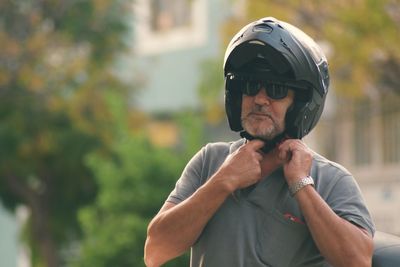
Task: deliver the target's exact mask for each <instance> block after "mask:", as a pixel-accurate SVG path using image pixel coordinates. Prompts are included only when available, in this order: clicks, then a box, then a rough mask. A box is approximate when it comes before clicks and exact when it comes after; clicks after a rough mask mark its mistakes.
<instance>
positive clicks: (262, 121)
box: [241, 88, 294, 140]
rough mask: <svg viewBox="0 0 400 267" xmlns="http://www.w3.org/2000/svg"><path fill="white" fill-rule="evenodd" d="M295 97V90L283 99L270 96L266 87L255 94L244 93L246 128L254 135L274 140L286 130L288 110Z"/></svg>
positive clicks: (243, 104)
mask: <svg viewBox="0 0 400 267" xmlns="http://www.w3.org/2000/svg"><path fill="white" fill-rule="evenodd" d="M293 99H294V92H293V90H289V91H288V95H287V96H286V97H284V98H282V99H272V98H270V97H269V96H268V95H267V93H266V91H265V89H264V88H262V89H261V90H260V91H259V92H258V93H257V94H256V95H254V96H249V95H246V94H243V98H242V115H241V121H242V126H243V128H244V130H246V132H248V133H249V134H250V135H252V136H254V137H258V138H261V139H263V140H272V139H273V138H274V137H276V136H277V135H278V134H280V133H282V132H283V131H284V130H285V115H286V111H287V110H288V108H289V107H290V105H292V103H293Z"/></svg>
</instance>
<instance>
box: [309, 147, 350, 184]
mask: <svg viewBox="0 0 400 267" xmlns="http://www.w3.org/2000/svg"><path fill="white" fill-rule="evenodd" d="M313 153H314V155H313V171H315V172H317V173H318V174H330V175H331V177H332V176H335V177H338V178H340V177H342V176H352V174H351V173H350V171H349V170H347V169H346V168H345V167H344V166H342V165H341V164H339V163H337V162H334V161H331V160H329V159H327V158H325V157H323V156H321V155H320V154H318V153H316V152H313Z"/></svg>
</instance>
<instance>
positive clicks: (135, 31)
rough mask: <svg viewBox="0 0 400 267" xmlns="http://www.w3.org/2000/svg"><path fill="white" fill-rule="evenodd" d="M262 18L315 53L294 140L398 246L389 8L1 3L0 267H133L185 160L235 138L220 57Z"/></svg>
mask: <svg viewBox="0 0 400 267" xmlns="http://www.w3.org/2000/svg"><path fill="white" fill-rule="evenodd" d="M265 16H274V17H276V18H278V19H282V20H286V21H288V22H290V23H292V24H294V25H297V26H298V27H299V28H301V29H303V30H304V31H305V32H307V33H308V34H309V35H311V36H312V37H313V38H314V39H315V40H316V41H317V42H318V43H319V44H320V45H321V47H322V48H323V50H324V51H325V52H326V54H327V56H328V60H329V62H330V72H331V87H330V92H329V95H328V100H327V103H326V108H325V110H324V113H323V116H322V119H321V121H320V123H319V125H318V126H317V128H316V129H315V130H314V131H313V132H312V133H311V134H310V135H309V136H307V137H306V138H305V140H306V142H307V143H308V144H309V145H310V146H311V147H312V148H313V149H315V150H316V151H318V152H319V153H320V154H322V155H324V156H326V157H328V158H329V159H331V160H334V161H337V162H339V163H341V164H343V165H344V166H345V167H346V168H348V169H349V170H350V171H351V172H352V173H353V174H354V176H355V177H356V179H357V181H358V183H359V185H360V187H361V190H362V192H363V193H364V196H365V199H366V202H367V204H368V206H369V208H370V211H371V213H372V215H373V218H374V220H375V223H376V226H377V229H378V230H381V231H385V232H389V233H393V234H397V235H400V45H399V43H400V2H399V1H398V0H381V1H379V0H365V1H362V0H350V1H349V0H346V1H344V0H336V1H322V0H315V1H300V0H297V1H290V0H286V1H282V0H279V1H277V0H275V1H272V0H270V1H268V0H251V1H250V0H247V1H246V0H113V1H111V0H59V1H54V0H40V1H37V0H24V1H18V0H1V1H0V200H1V201H0V267H58V266H71V267H80V266H82V267H83V266H84V267H91V266H93V267H102V266H104V267H111V266H113V267H125V266H132V267H133V266H134V267H140V266H144V263H143V245H144V240H145V235H146V227H147V224H148V222H149V221H150V219H151V218H152V217H153V216H154V215H155V214H156V212H157V211H158V209H159V208H160V206H161V205H162V203H163V201H164V199H165V198H166V197H167V196H168V194H169V192H170V191H171V190H172V188H173V187H174V184H175V182H176V180H177V179H178V177H179V175H180V173H181V171H182V169H183V168H184V166H185V164H186V162H187V161H188V160H189V159H190V158H191V156H192V155H193V154H194V153H195V152H196V151H197V150H198V149H200V148H201V147H202V146H203V145H204V144H205V143H206V142H210V141H219V140H225V141H230V140H235V139H236V138H238V136H237V134H235V133H232V132H230V131H229V130H228V124H227V121H226V119H225V114H224V104H223V103H224V102H223V101H224V98H223V73H222V61H223V54H224V50H225V47H226V45H227V42H228V41H229V40H230V38H231V37H232V36H233V35H234V33H236V32H237V31H238V30H239V29H240V28H242V27H243V26H244V25H245V24H247V23H249V22H250V21H253V20H255V19H258V18H261V17H265ZM166 266H188V255H187V254H186V255H183V256H182V257H180V258H179V259H176V260H174V261H173V262H170V263H168V264H167V265H166Z"/></svg>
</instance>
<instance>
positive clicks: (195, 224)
mask: <svg viewBox="0 0 400 267" xmlns="http://www.w3.org/2000/svg"><path fill="white" fill-rule="evenodd" d="M263 145H264V143H263V142H262V141H259V140H254V141H251V142H248V143H247V144H245V145H243V146H242V147H240V148H239V149H238V150H237V151H235V152H234V153H233V154H232V155H230V156H229V157H228V158H227V159H226V160H225V162H224V163H223V164H222V166H221V167H220V168H219V170H218V171H217V172H216V173H215V174H214V175H213V176H212V177H211V178H210V179H208V181H207V182H206V183H205V184H204V185H202V186H201V187H200V188H199V189H198V190H197V191H196V192H194V193H193V194H192V195H191V196H190V197H189V198H187V199H186V200H184V201H183V202H181V203H179V204H177V205H175V204H172V203H168V202H166V203H165V204H164V206H163V207H162V209H161V210H160V212H159V213H158V214H157V215H156V217H155V218H154V219H153V220H152V221H151V223H150V224H149V227H148V232H147V240H146V244H145V262H146V265H147V266H149V267H158V266H160V265H162V264H164V263H165V262H167V261H169V260H171V259H173V258H175V257H177V256H179V255H181V254H182V253H183V252H185V251H186V250H187V249H189V248H190V246H192V245H193V244H194V242H195V241H196V240H197V238H198V237H199V236H200V234H201V232H202V230H203V228H204V226H205V225H206V224H207V222H208V221H209V220H210V218H211V217H212V216H213V215H214V213H215V212H216V211H217V210H218V208H219V207H220V206H221V205H222V203H223V202H224V201H225V199H226V198H227V197H228V196H229V195H230V194H231V193H232V192H234V191H235V190H236V189H238V188H244V187H247V186H249V185H251V184H254V183H256V182H258V181H259V180H260V178H261V167H260V161H261V159H262V156H261V155H260V154H259V153H258V152H257V150H258V149H260V148H261V147H262V146H263Z"/></svg>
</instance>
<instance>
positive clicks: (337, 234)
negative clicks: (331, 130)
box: [279, 140, 373, 266]
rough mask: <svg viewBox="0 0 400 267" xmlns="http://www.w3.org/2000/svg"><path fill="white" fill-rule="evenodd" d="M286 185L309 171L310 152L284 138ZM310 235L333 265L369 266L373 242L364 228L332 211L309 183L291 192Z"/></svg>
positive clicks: (283, 152) (296, 142) (297, 142)
mask: <svg viewBox="0 0 400 267" xmlns="http://www.w3.org/2000/svg"><path fill="white" fill-rule="evenodd" d="M279 151H280V154H279V157H280V158H281V159H282V160H284V162H285V163H284V173H285V179H286V181H287V183H288V184H289V185H291V184H293V183H294V182H296V181H298V179H299V178H302V177H305V176H307V175H309V173H310V169H311V164H312V152H311V151H310V150H309V149H308V148H307V146H306V145H305V144H304V143H303V142H301V141H300V140H287V141H285V142H284V143H282V144H281V145H280V146H279ZM295 198H296V200H297V202H298V204H299V207H300V209H301V211H302V213H303V215H304V218H305V220H306V222H307V226H308V227H309V230H310V232H311V235H312V237H313V239H314V241H315V243H316V245H317V247H318V248H319V250H320V252H321V254H322V255H323V256H324V257H325V258H326V260H327V261H328V262H330V263H331V264H332V265H333V266H371V261H372V253H373V242H372V237H371V236H370V235H369V234H368V233H367V231H366V230H364V229H362V228H360V227H358V226H356V225H354V224H352V223H350V222H348V221H346V220H345V219H343V218H341V217H339V216H338V215H337V214H336V213H334V212H333V210H332V209H331V207H329V205H328V204H327V203H326V202H325V201H324V200H323V199H322V198H321V197H320V195H319V194H318V192H317V191H316V190H315V189H314V187H312V186H310V185H309V186H305V187H303V188H302V189H301V190H300V191H298V192H297V193H296V195H295Z"/></svg>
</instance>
